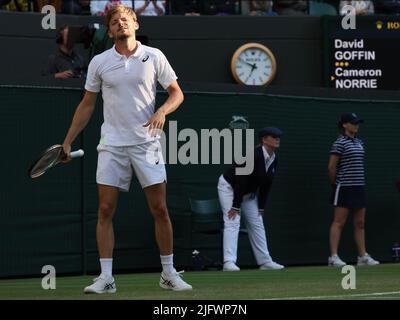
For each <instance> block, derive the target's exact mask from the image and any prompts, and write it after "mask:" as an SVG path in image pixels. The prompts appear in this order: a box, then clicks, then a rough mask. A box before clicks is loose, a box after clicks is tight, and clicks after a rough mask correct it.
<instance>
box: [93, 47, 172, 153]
mask: <svg viewBox="0 0 400 320" xmlns="http://www.w3.org/2000/svg"><path fill="white" fill-rule="evenodd" d="M136 42H137V43H138V48H137V50H136V52H135V53H134V54H133V55H131V56H130V57H129V58H127V57H126V56H124V55H121V54H119V53H118V52H117V51H116V50H115V46H114V47H112V48H111V49H109V50H106V51H104V52H102V53H101V54H99V55H96V56H95V57H93V59H92V61H91V62H90V64H89V67H88V74H87V79H86V84H85V89H86V90H87V91H90V92H100V90H101V91H102V97H103V101H104V104H103V113H104V123H103V124H102V126H101V138H100V144H103V145H109V146H131V145H137V144H141V143H145V142H148V141H152V140H154V139H155V138H153V137H151V136H150V134H149V130H148V127H146V128H144V127H143V125H144V124H145V123H146V122H147V121H148V120H149V119H150V117H151V116H152V115H153V114H154V106H155V101H156V88H157V81H158V82H159V83H160V84H161V85H162V87H163V88H164V89H167V88H168V87H169V86H170V85H171V83H172V82H173V81H175V80H176V79H177V77H176V74H175V72H174V70H173V69H172V67H171V65H170V64H169V62H168V60H167V58H166V57H165V55H164V54H163V53H162V52H161V51H160V50H159V49H156V48H151V47H148V46H145V45H142V44H141V43H140V42H139V41H136Z"/></svg>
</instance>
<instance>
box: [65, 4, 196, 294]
mask: <svg viewBox="0 0 400 320" xmlns="http://www.w3.org/2000/svg"><path fill="white" fill-rule="evenodd" d="M106 25H107V27H108V32H109V36H111V37H113V38H114V40H115V45H114V47H112V48H111V49H109V50H107V51H104V52H103V53H101V54H99V55H96V56H95V57H94V58H93V59H92V61H91V62H90V65H89V68H88V75H87V80H86V84H85V89H86V92H85V96H84V97H83V99H82V101H81V102H80V104H79V105H78V107H77V109H76V111H75V115H74V117H73V120H72V124H71V127H70V128H69V131H68V133H67V135H66V138H65V140H64V143H63V148H64V151H65V152H66V153H67V154H69V153H70V151H71V144H72V142H73V141H74V139H75V138H76V136H77V135H78V134H79V133H80V132H81V131H82V130H83V129H84V128H85V126H86V124H87V123H88V121H89V119H90V117H91V115H92V113H93V110H94V107H95V103H96V97H97V94H98V92H100V90H101V91H102V97H103V100H104V123H103V125H102V127H101V138H100V142H99V145H98V147H97V150H98V163H97V173H96V181H97V184H98V192H99V209H98V221H97V228H96V236H97V246H98V250H99V255H100V266H101V274H100V276H99V277H98V278H96V279H95V281H94V283H93V284H92V285H90V286H88V287H86V288H85V289H84V292H85V293H104V292H110V293H113V292H116V285H115V281H114V278H113V276H112V264H113V249H114V231H113V223H112V219H113V217H114V214H115V211H116V207H117V200H118V193H119V191H129V186H130V182H131V178H132V175H133V172H135V174H136V177H137V178H138V180H139V182H140V184H141V186H142V188H143V190H144V193H145V195H146V198H147V202H148V205H149V208H150V212H151V214H152V215H153V217H154V221H155V236H156V241H157V244H158V247H159V250H160V258H161V264H162V272H161V277H160V286H161V288H164V289H171V290H174V291H181V290H191V289H192V286H191V285H189V284H187V283H186V282H185V281H184V280H183V279H182V275H181V273H178V272H177V271H176V270H175V268H174V265H173V235H172V225H171V221H170V218H169V215H168V209H167V205H166V179H167V178H166V171H165V166H164V164H163V161H162V153H161V144H160V143H159V141H158V139H157V137H156V134H155V133H156V131H157V130H161V129H162V128H163V126H164V123H165V117H166V115H168V114H169V113H171V112H173V111H175V110H176V109H177V108H178V107H179V106H180V104H181V103H182V102H183V98H184V97H183V93H182V91H181V89H180V87H179V85H178V83H177V77H176V75H175V72H174V70H173V69H172V68H171V66H170V64H169V63H168V61H167V58H166V57H165V56H164V54H163V53H162V52H161V51H160V50H158V49H156V48H151V47H148V46H145V45H142V44H141V43H140V42H139V41H137V40H136V36H135V34H136V30H137V29H138V28H139V24H138V22H137V18H136V14H135V12H134V11H133V10H132V9H131V8H129V7H125V6H122V5H117V6H114V7H112V8H111V9H110V10H109V11H108V13H107V15H106ZM157 81H158V82H159V83H160V84H161V85H162V86H163V88H164V89H166V90H167V92H168V98H167V100H166V101H165V102H164V104H163V105H162V106H160V108H159V109H158V110H157V111H156V112H155V111H154V106H155V98H156V85H157ZM154 150H158V152H157V151H156V158H157V159H153V160H154V161H149V160H150V159H151V157H148V154H149V152H154Z"/></svg>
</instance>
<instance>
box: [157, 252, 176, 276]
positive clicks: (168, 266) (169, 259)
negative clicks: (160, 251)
mask: <svg viewBox="0 0 400 320" xmlns="http://www.w3.org/2000/svg"><path fill="white" fill-rule="evenodd" d="M173 257H174V255H173V254H170V255H168V256H160V258H161V265H162V268H163V272H165V273H173V272H174V271H175V269H174V259H173Z"/></svg>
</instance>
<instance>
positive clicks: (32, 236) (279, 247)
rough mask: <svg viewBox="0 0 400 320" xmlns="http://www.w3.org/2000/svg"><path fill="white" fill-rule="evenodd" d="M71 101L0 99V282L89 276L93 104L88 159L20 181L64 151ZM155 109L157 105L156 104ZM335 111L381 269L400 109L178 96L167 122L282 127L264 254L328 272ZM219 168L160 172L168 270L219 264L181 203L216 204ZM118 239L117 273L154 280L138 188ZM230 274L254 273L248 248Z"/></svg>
mask: <svg viewBox="0 0 400 320" xmlns="http://www.w3.org/2000/svg"><path fill="white" fill-rule="evenodd" d="M80 97H81V92H80V91H79V90H71V89H44V88H12V87H1V88H0V101H1V102H0V134H1V137H2V157H0V164H1V168H2V170H3V183H2V187H1V190H0V201H1V208H0V221H1V223H0V276H2V277H4V276H21V275H34V274H40V271H41V268H42V266H43V265H46V264H50V265H54V266H55V267H56V270H57V273H59V274H60V273H81V272H83V270H84V269H86V270H87V271H88V272H91V273H92V272H93V273H94V272H98V260H97V259H98V256H97V249H96V242H95V223H96V211H97V189H96V183H95V171H96V161H97V152H96V145H97V141H98V138H99V127H100V124H101V121H102V113H101V101H100V100H101V99H99V101H98V106H97V108H96V112H95V114H94V116H93V118H92V120H91V122H90V123H89V125H88V127H87V128H86V130H85V131H84V134H83V135H82V136H80V137H79V138H78V139H77V141H76V142H75V143H74V146H73V147H74V149H77V148H79V147H82V148H84V149H85V157H84V159H83V160H74V161H72V162H71V163H69V164H68V165H65V166H59V167H57V168H54V169H52V170H51V171H49V172H48V173H46V174H45V175H44V176H42V177H40V178H38V179H36V180H31V179H29V178H28V177H27V169H28V167H29V165H30V163H31V162H32V161H33V160H34V159H35V158H36V157H37V155H38V154H39V153H40V151H41V150H43V149H45V148H46V147H48V146H49V145H52V144H55V143H60V142H62V140H63V138H64V135H65V133H66V131H67V129H68V127H69V124H70V120H71V118H72V115H73V112H74V109H75V107H76V105H77V103H78V102H79V100H80ZM164 98H165V96H164V94H163V93H162V94H160V101H161V100H162V99H164ZM344 111H354V112H357V113H358V114H359V115H360V116H361V117H362V118H364V119H365V124H364V125H363V126H362V128H361V132H360V137H361V138H362V139H363V140H364V142H365V144H366V152H367V155H366V174H367V184H368V185H367V192H368V202H369V205H368V209H367V224H366V240H367V248H368V251H369V252H370V253H371V254H373V255H374V256H375V257H377V258H378V259H381V260H382V261H390V258H391V257H390V256H391V251H390V250H391V245H392V243H393V242H394V241H399V240H400V216H399V213H400V198H399V196H400V195H399V193H398V191H397V189H396V188H395V182H396V181H397V180H400V169H399V163H400V151H399V142H398V141H399V139H400V132H399V130H398V129H397V128H398V125H397V122H398V120H397V119H399V117H400V108H399V103H398V101H394V102H390V101H388V102H379V101H370V100H369V101H368V100H355V101H350V100H333V99H329V100H327V99H325V100H324V99H317V98H298V97H297V98H296V97H284V96H272V95H265V94H240V95H238V94H210V93H209V94H205V93H186V99H185V102H184V104H183V106H182V107H181V108H180V109H178V111H177V112H175V113H174V114H172V115H170V116H169V120H177V121H178V129H184V128H193V129H195V130H199V129H200V128H219V129H222V128H226V127H228V125H229V122H230V121H231V120H232V116H233V115H241V116H245V117H246V118H247V120H248V121H249V123H250V128H255V129H259V128H261V127H263V126H265V125H275V126H279V127H280V128H281V129H282V130H283V131H284V133H285V135H284V137H283V138H282V146H281V148H280V150H279V158H280V162H279V168H278V173H277V175H276V180H275V182H274V186H273V188H272V192H271V194H270V197H269V207H268V208H267V211H266V214H265V223H266V229H267V237H268V240H269V245H270V251H271V254H272V255H273V257H274V258H275V259H276V260H277V261H279V262H281V263H284V264H292V265H293V264H314V263H317V264H319V263H323V264H325V263H326V260H327V257H328V254H329V248H328V229H329V224H330V221H331V218H332V207H331V206H330V205H329V203H328V199H329V192H330V190H329V183H328V180H327V160H328V151H329V148H330V145H331V143H332V142H333V141H334V140H335V138H336V125H335V123H336V121H337V118H338V115H339V114H340V113H341V112H344ZM225 167H226V166H225V165H186V166H182V165H168V167H167V170H168V205H169V210H170V214H171V217H172V220H173V222H174V226H175V230H174V231H175V232H174V236H175V252H174V253H175V261H176V263H177V264H178V265H180V266H183V267H188V266H190V262H191V259H190V257H191V251H192V250H193V249H198V250H199V251H202V253H203V254H205V255H207V256H209V257H211V258H212V259H215V260H217V259H219V258H220V246H221V239H220V237H219V236H218V235H215V236H208V237H204V236H198V237H192V235H191V232H190V229H191V226H190V209H189V202H188V198H189V197H194V198H198V199H206V198H212V197H216V196H217V192H216V182H217V179H218V176H219V175H220V173H221V172H222V171H223V170H224V168H225ZM83 221H86V223H85V224H83V223H82V222H83ZM351 231H352V226H351V221H348V223H347V225H346V227H345V230H344V235H343V239H342V242H341V246H340V253H341V256H342V258H343V259H344V260H346V261H348V262H352V261H354V260H355V257H356V254H357V252H356V250H355V245H354V242H353V240H352V232H351ZM115 233H116V250H115V255H114V259H115V263H114V266H115V269H116V270H120V271H122V270H124V271H130V270H138V269H145V268H148V269H150V268H159V256H158V250H157V247H156V244H155V241H154V231H153V221H152V218H151V216H150V214H149V213H148V210H147V205H146V203H145V199H144V195H143V192H142V191H141V190H140V187H139V185H138V183H137V182H136V181H135V182H134V183H133V184H132V186H131V192H130V193H128V194H125V193H123V194H121V196H120V203H119V207H118V212H117V216H116V218H115ZM201 237H203V238H201ZM195 242H196V246H195V245H193V243H195ZM197 245H202V246H203V248H200V247H198V246H197ZM84 253H86V254H84ZM238 262H239V264H240V265H248V266H251V265H254V264H255V262H254V259H253V257H252V254H251V252H250V250H249V246H248V241H247V238H245V237H244V238H243V239H242V240H241V247H240V250H239V261H238Z"/></svg>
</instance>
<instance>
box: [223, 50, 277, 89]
mask: <svg viewBox="0 0 400 320" xmlns="http://www.w3.org/2000/svg"><path fill="white" fill-rule="evenodd" d="M231 69H232V74H233V77H234V78H235V80H236V81H237V82H239V83H241V84H245V85H249V86H263V85H267V84H269V83H270V82H271V81H272V80H273V78H274V76H275V72H276V61H275V58H274V56H273V54H272V52H271V51H270V50H269V49H268V48H267V47H265V46H263V45H261V44H257V43H250V44H246V45H243V46H241V47H240V48H239V49H238V50H236V52H235V54H234V55H233V58H232V63H231Z"/></svg>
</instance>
